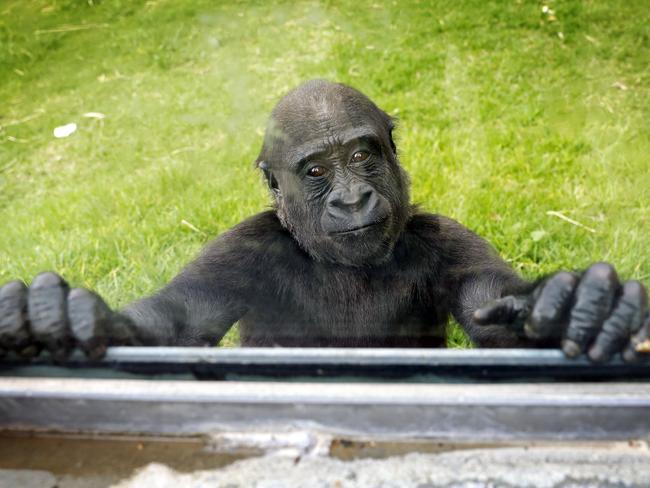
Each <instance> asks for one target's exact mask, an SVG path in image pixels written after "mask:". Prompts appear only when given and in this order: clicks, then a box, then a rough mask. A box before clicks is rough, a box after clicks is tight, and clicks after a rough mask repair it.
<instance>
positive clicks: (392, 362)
mask: <svg viewBox="0 0 650 488" xmlns="http://www.w3.org/2000/svg"><path fill="white" fill-rule="evenodd" d="M0 375H2V376H44V377H48V376H57V377H70V376H76V377H103V378H105V377H117V378H119V377H140V378H146V377H153V376H156V377H160V376H163V377H167V378H169V377H173V378H176V379H195V378H200V379H218V380H241V379H268V380H279V379H285V380H296V379H304V378H310V379H317V378H330V379H342V378H343V379H345V380H353V379H358V380H361V381H368V380H381V381H391V380H395V381H397V380H399V381H417V382H468V381H470V382H471V381H489V382H493V381H501V380H505V381H520V382H526V381H528V382H529V381H544V380H553V381H596V380H597V381H620V380H625V381H630V380H635V381H650V363H641V364H634V365H629V364H625V363H623V362H622V361H620V360H614V361H611V362H609V363H606V364H594V363H590V362H589V361H588V360H586V359H584V358H581V359H575V360H571V359H568V358H566V357H565V356H564V355H563V354H562V353H561V352H560V351H558V350H531V349H470V350H460V349H335V348H332V349H327V348H234V349H226V348H184V347H113V348H109V350H108V352H107V354H106V357H105V358H104V359H102V360H101V361H89V360H88V359H86V358H85V357H84V356H83V355H82V354H79V353H78V354H75V355H73V356H72V357H71V358H70V359H68V360H67V361H66V362H64V363H53V362H52V360H51V359H50V358H49V357H47V356H43V357H40V358H37V359H35V360H32V361H25V360H20V359H18V358H5V359H4V360H2V361H0Z"/></svg>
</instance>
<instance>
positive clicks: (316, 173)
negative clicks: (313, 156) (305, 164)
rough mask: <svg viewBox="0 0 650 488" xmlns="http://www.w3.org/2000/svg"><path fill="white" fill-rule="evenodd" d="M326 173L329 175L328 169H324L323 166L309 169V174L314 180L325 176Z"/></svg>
mask: <svg viewBox="0 0 650 488" xmlns="http://www.w3.org/2000/svg"><path fill="white" fill-rule="evenodd" d="M326 173H327V168H324V167H322V166H313V167H311V168H309V171H307V174H308V175H309V176H311V177H313V178H318V177H320V176H324V175H325V174H326Z"/></svg>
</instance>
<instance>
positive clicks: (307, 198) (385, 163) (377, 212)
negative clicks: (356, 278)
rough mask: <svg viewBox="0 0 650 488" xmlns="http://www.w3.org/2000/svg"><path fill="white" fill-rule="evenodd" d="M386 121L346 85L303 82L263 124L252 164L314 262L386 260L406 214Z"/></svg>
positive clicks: (404, 188) (403, 179)
mask: <svg viewBox="0 0 650 488" xmlns="http://www.w3.org/2000/svg"><path fill="white" fill-rule="evenodd" d="M393 127H394V124H393V121H392V119H391V118H390V117H389V116H388V115H387V114H386V113H385V112H383V111H382V110H380V109H379V108H378V107H377V106H376V105H375V104H374V103H373V102H372V101H370V100H369V99H368V98H367V97H366V96H365V95H363V94H362V93H360V92H359V91H357V90H355V89H354V88H351V87H349V86H346V85H343V84H339V83H331V82H328V81H323V80H314V81H309V82H307V83H304V84H302V85H300V86H299V87H298V88H296V89H294V90H292V91H291V92H290V93H289V94H287V95H286V96H285V97H284V98H283V99H282V100H281V101H280V102H279V103H278V104H277V106H276V107H275V109H274V110H273V112H272V114H271V118H270V120H269V123H268V126H267V130H266V135H265V138H264V144H263V147H262V151H261V152H260V155H259V157H258V158H257V165H258V166H259V167H260V168H261V169H262V170H263V171H264V175H265V177H266V180H267V182H268V184H269V187H270V188H271V190H272V192H273V195H274V198H275V203H276V208H277V214H278V217H279V218H280V221H281V222H282V224H283V225H284V226H285V227H286V228H287V229H288V230H289V232H291V234H292V235H293V237H294V238H295V239H296V241H297V242H298V243H299V245H300V246H301V247H302V248H303V249H304V250H305V251H306V252H307V253H309V254H310V255H311V256H312V257H313V258H314V259H316V260H318V261H327V262H331V263H338V264H343V265H348V266H370V265H376V264H380V263H382V262H383V261H385V260H386V259H387V258H388V256H390V253H391V251H392V249H393V246H394V244H395V241H396V240H397V237H398V236H399V234H400V232H401V231H402V228H403V227H404V224H405V222H406V221H407V220H408V216H409V213H410V207H409V203H408V202H409V196H408V177H407V175H406V173H405V172H404V170H403V169H402V167H401V166H400V164H399V160H398V158H397V152H396V149H395V144H394V142H393V138H392V130H393Z"/></svg>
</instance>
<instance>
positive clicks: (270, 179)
mask: <svg viewBox="0 0 650 488" xmlns="http://www.w3.org/2000/svg"><path fill="white" fill-rule="evenodd" d="M256 163H257V167H258V168H259V169H261V170H262V172H263V173H264V178H266V183H267V184H268V185H269V188H270V189H271V191H272V192H273V193H275V194H276V195H280V187H279V186H278V180H276V179H275V176H273V173H271V170H270V169H269V165H268V163H267V162H266V161H261V160H258V161H256Z"/></svg>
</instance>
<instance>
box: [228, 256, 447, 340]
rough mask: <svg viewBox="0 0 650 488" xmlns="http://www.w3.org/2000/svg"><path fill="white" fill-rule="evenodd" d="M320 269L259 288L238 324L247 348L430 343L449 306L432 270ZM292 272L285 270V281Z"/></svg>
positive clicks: (439, 335) (438, 335)
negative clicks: (429, 272)
mask: <svg viewBox="0 0 650 488" xmlns="http://www.w3.org/2000/svg"><path fill="white" fill-rule="evenodd" d="M413 269H417V268H409V271H408V272H406V271H402V270H400V269H394V268H392V269H386V270H373V271H367V270H360V269H346V268H343V269H333V268H327V267H323V268H319V267H315V269H314V268H312V269H310V270H308V271H306V272H302V273H301V272H300V270H298V271H297V272H294V273H291V279H290V280H289V281H288V282H285V283H283V286H282V287H277V286H276V287H274V286H270V287H268V288H267V291H266V293H261V294H260V295H259V296H258V300H257V301H256V303H255V306H254V307H253V308H252V309H251V311H250V312H249V314H248V315H247V316H246V317H244V319H242V320H241V321H240V326H241V337H242V343H243V344H244V345H266V346H272V345H278V346H341V347H345V346H347V347H369V346H375V347H398V346H401V347H432V346H440V345H443V344H444V327H441V324H442V323H443V322H444V320H445V319H446V315H447V310H446V309H445V307H444V306H443V305H442V301H441V299H440V298H441V297H440V296H438V293H437V292H436V288H435V284H433V283H432V282H431V280H430V279H427V273H425V272H423V271H413ZM287 278H288V277H287V276H286V275H285V280H286V279H287Z"/></svg>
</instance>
